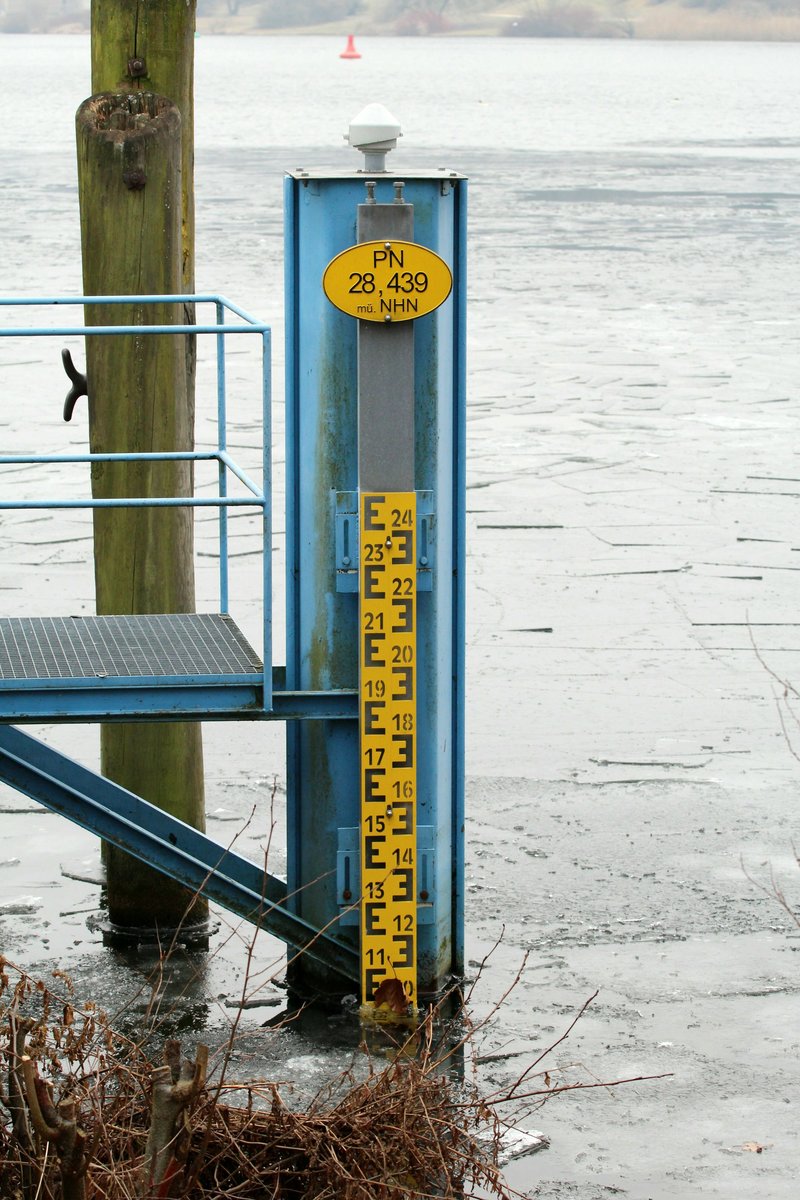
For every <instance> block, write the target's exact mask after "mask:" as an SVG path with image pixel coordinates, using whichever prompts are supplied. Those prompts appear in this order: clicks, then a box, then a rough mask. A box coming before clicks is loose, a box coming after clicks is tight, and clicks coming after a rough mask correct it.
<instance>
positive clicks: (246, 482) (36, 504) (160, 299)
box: [0, 293, 272, 709]
mask: <svg viewBox="0 0 800 1200" xmlns="http://www.w3.org/2000/svg"><path fill="white" fill-rule="evenodd" d="M100 304H103V305H112V304H127V305H132V304H136V305H145V304H160V305H164V304H181V305H186V304H194V305H200V304H213V305H214V306H215V317H216V320H215V321H214V323H213V324H205V325H204V324H196V325H187V324H180V325H164V324H151V325H145V324H119V325H85V324H84V325H66V326H65V325H56V326H34V325H31V326H23V327H3V326H2V325H0V338H10V337H24V338H29V337H72V336H84V337H104V336H112V335H113V336H119V335H121V334H135V335H136V336H137V337H139V336H142V335H143V334H170V335H173V336H175V335H177V334H213V335H215V338H216V354H217V437H216V441H217V446H216V450H207V451H161V452H152V451H149V452H130V453H113V454H92V453H88V452H87V453H85V454H24V455H23V454H3V455H0V466H10V465H22V464H32V465H37V466H38V465H46V464H48V463H49V464H52V463H93V462H170V461H186V462H201V461H202V462H208V461H211V462H216V463H217V468H218V470H217V478H218V494H217V495H215V496H204V497H198V496H136V497H124V498H117V499H95V498H88V497H87V498H85V499H67V498H58V497H54V498H50V499H46V500H6V499H4V498H2V497H0V510H3V509H86V508H92V509H94V508H217V509H218V512H219V547H220V556H219V558H220V566H219V606H220V612H221V613H226V614H227V613H228V612H229V602H230V597H229V576H228V558H229V552H228V509H229V508H233V507H236V508H241V507H248V506H249V507H255V508H257V509H260V511H261V515H262V589H263V596H262V609H263V615H262V634H263V642H264V648H263V669H264V678H263V686H264V708H265V709H267V708H269V707H271V703H272V618H271V612H272V604H271V599H272V519H271V517H272V514H271V494H272V469H271V445H272V436H271V409H272V381H271V329H270V326H269V325H266V324H264V323H263V322H262V321H258V320H256V318H255V317H253V316H251V315H250V314H249V313H248V312H246V311H245V310H244V309H243V308H240V307H239V305H237V304H234V303H233V302H232V301H231V300H228V299H227V298H226V297H225V296H221V295H218V294H215V293H210V294H205V293H203V294H193V295H177V294H170V295H136V296H27V297H20V296H0V309H9V308H30V307H37V306H38V307H49V306H73V307H77V306H84V307H85V308H86V307H88V308H91V307H93V306H96V305H100ZM226 313H228V314H230V315H232V316H233V317H236V318H238V321H237V322H236V323H234V322H231V321H227V322H226V320H225V315H226ZM238 334H250V335H255V336H257V337H260V339H261V363H262V366H261V399H262V421H263V440H262V456H261V470H262V484H261V486H260V487H259V485H258V484H257V483H256V482H254V480H253V479H251V478H250V476H249V475H248V474H247V473H246V472H245V471H244V470H243V469H242V468H241V467H239V466H238V465H237V463H236V462H235V461H234V460H233V458H232V457H231V456H230V454H229V452H228V446H227V398H226V373H225V339H226V338H227V337H228V336H230V335H238ZM229 475H233V476H234V477H235V478H236V479H237V480H238V481H239V483H240V484H241V485H242V486H243V487H244V488H245V490H246V491H247V493H249V494H248V495H245V496H242V495H230V494H229V493H228V476H229Z"/></svg>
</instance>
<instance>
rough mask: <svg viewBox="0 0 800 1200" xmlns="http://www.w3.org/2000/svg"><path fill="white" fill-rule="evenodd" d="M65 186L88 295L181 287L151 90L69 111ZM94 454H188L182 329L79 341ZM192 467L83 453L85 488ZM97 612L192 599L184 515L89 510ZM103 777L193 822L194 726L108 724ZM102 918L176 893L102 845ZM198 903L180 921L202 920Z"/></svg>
mask: <svg viewBox="0 0 800 1200" xmlns="http://www.w3.org/2000/svg"><path fill="white" fill-rule="evenodd" d="M76 126H77V140H78V187H79V198H80V210H81V240H82V248H83V283H84V291H85V293H86V294H87V295H103V294H105V295H111V294H122V295H131V294H137V293H138V294H168V293H177V292H180V291H181V290H182V269H183V241H182V201H181V176H182V163H181V118H180V113H179V111H178V109H177V107H176V105H175V104H173V103H172V101H171V100H169V99H167V98H165V97H163V96H159V95H155V94H154V93H152V92H144V91H138V92H135V93H116V94H115V93H101V94H99V95H95V96H93V97H91V98H90V99H89V100H87V101H85V102H84V104H82V105H81V107H80V109H79V110H78V114H77V118H76ZM86 319H87V324H101V325H113V324H134V325H140V324H141V325H143V324H166V325H169V324H183V323H184V321H185V314H184V308H183V305H182V304H163V305H162V304H157V305H136V304H130V305H127V304H125V305H93V306H91V307H90V308H88V309H87V312H86ZM86 341H87V348H86V354H87V372H86V373H87V379H88V382H89V437H90V447H91V450H92V451H93V452H100V453H103V452H121V451H123V452H124V451H159V450H166V451H170V450H191V449H192V446H193V425H194V412H193V407H194V406H193V395H192V389H191V387H190V386H189V383H190V381H189V379H188V375H189V369H190V368H189V361H188V358H187V351H186V345H185V342H186V339H185V337H183V336H174V335H168V334H164V335H155V336H154V335H146V336H141V337H137V336H135V335H133V334H131V335H126V336H123V335H120V336H119V337H115V336H111V337H95V338H92V337H87V339H86ZM192 489H193V473H192V468H191V465H190V464H188V463H185V462H179V463H175V462H170V463H141V462H140V463H95V464H93V468H92V492H93V495H94V496H95V497H96V498H109V497H121V496H190V495H191V494H192ZM94 531H95V586H96V602H97V612H98V613H100V614H104V615H106V614H115V613H153V612H190V611H192V610H193V609H194V562H193V515H192V510H191V509H188V508H169V509H156V508H144V509H98V510H95V523H94ZM102 770H103V773H104V774H105V775H107V776H108V777H109V778H111V779H113V780H115V781H116V782H117V783H119V784H121V785H122V786H123V787H127V788H129V789H130V790H131V791H133V792H136V793H137V794H138V795H141V796H143V797H144V798H145V799H147V800H149V801H150V802H151V803H153V804H157V805H159V806H160V807H162V808H164V809H166V810H167V811H169V812H171V813H173V814H174V815H176V816H178V817H180V818H181V819H182V820H184V821H187V822H188V823H189V824H192V825H194V826H195V827H196V828H199V829H202V828H204V794H203V770H202V746H201V738H200V726H199V725H196V724H184V723H181V724H174V725H173V724H166V725H160V724H158V725H156V724H143V723H137V724H127V725H107V726H104V728H103V731H102ZM106 864H107V878H108V901H109V915H110V917H111V920H112V921H113V922H115V923H117V924H119V925H125V926H151V925H156V924H157V925H159V926H161V927H162V928H163V927H164V926H175V925H176V924H178V922H179V921H180V919H181V917H182V915H183V913H184V910H185V909H186V905H187V901H188V898H189V897H188V894H187V892H186V890H185V889H184V888H182V887H180V886H179V885H178V884H175V883H173V882H171V881H169V880H166V879H165V878H164V877H163V876H162V875H160V874H158V873H156V872H154V871H152V869H151V868H149V867H146V866H144V864H141V863H139V862H138V861H135V860H133V859H131V858H130V857H129V856H127V855H125V854H123V853H122V852H121V851H119V850H117V849H113V848H110V847H109V848H108V850H107V858H106ZM204 913H205V905H204V904H203V905H201V906H198V907H196V908H195V910H194V911H193V914H192V920H193V921H194V920H195V919H198V918H200V919H201V918H202V916H203V915H204Z"/></svg>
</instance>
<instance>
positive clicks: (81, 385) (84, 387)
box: [61, 350, 89, 421]
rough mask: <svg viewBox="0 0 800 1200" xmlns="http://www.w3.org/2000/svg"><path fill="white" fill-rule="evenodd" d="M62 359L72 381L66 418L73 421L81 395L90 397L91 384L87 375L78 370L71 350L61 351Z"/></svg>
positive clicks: (65, 405)
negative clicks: (88, 382)
mask: <svg viewBox="0 0 800 1200" xmlns="http://www.w3.org/2000/svg"><path fill="white" fill-rule="evenodd" d="M61 361H62V363H63V364H64V370H65V371H66V372H67V375H68V376H69V378H70V380H71V381H72V387H71V388H70V389H69V391H68V392H67V398H66V400H65V401H64V420H65V421H71V420H72V413H73V410H74V408H75V405H76V404H77V402H78V401H79V400H80V398H81V396H87V397H88V395H89V390H88V389H89V385H88V384H87V382H86V376H85V375H84V374H82V372H81V371H79V370H78V368H77V367H76V366H75V364H74V362H73V361H72V355H71V354H70V352H69V350H62V351H61Z"/></svg>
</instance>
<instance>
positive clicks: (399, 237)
mask: <svg viewBox="0 0 800 1200" xmlns="http://www.w3.org/2000/svg"><path fill="white" fill-rule="evenodd" d="M356 228H357V237H358V240H359V242H372V241H378V240H386V241H392V240H396V241H406V242H410V241H412V240H413V237H414V206H413V204H405V203H399V204H376V203H370V202H367V203H365V204H359V206H358V221H357V226H356ZM358 482H359V487H360V489H361V491H362V492H373V491H384V492H413V490H414V322H413V321H399V322H397V323H396V324H393V323H391V322H387V323H386V324H384V325H381V324H379V323H377V322H374V321H359V323H358Z"/></svg>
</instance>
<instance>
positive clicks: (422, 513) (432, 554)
mask: <svg viewBox="0 0 800 1200" xmlns="http://www.w3.org/2000/svg"><path fill="white" fill-rule="evenodd" d="M334 526H335V528H334V546H335V555H336V590H337V592H352V593H357V592H358V568H359V537H358V493H357V492H337V493H336V512H335V514H334ZM416 545H417V591H418V592H430V591H432V590H433V572H434V568H435V565H436V519H435V516H434V511H433V492H432V491H430V490H428V489H424V490H422V491H418V492H417V541H416Z"/></svg>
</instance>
